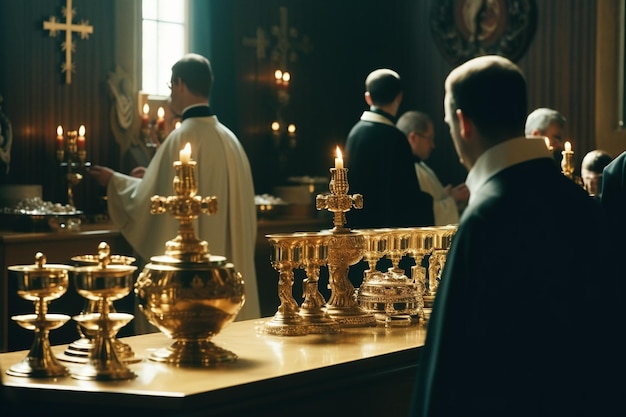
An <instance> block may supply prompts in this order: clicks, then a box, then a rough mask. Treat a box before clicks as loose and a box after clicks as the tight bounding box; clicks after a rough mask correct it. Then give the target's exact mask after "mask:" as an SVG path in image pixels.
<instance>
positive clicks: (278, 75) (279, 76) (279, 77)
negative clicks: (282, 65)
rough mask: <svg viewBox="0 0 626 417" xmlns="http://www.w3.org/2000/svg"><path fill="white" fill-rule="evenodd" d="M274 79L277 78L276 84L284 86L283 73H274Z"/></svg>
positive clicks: (278, 71) (279, 71)
mask: <svg viewBox="0 0 626 417" xmlns="http://www.w3.org/2000/svg"><path fill="white" fill-rule="evenodd" d="M274 78H276V84H282V83H283V72H282V71H281V70H279V69H277V70H276V71H274Z"/></svg>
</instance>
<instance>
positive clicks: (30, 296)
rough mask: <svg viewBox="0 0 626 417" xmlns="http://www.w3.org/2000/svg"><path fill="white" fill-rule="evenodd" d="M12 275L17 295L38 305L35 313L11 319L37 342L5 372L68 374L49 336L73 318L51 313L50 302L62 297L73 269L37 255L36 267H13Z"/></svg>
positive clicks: (15, 373) (34, 376) (16, 373)
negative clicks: (47, 261) (53, 351)
mask: <svg viewBox="0 0 626 417" xmlns="http://www.w3.org/2000/svg"><path fill="white" fill-rule="evenodd" d="M8 269H9V271H10V273H11V275H15V276H16V277H17V280H18V283H17V288H18V291H17V293H18V295H19V296H20V297H22V298H24V299H26V300H30V301H33V302H34V303H35V314H24V315H19V316H13V317H11V319H12V320H14V321H15V322H17V324H19V325H20V326H21V327H23V328H25V329H27V330H33V331H34V332H35V340H34V342H33V344H32V346H31V349H30V351H29V352H28V356H27V357H26V358H25V359H24V360H23V361H22V362H19V363H17V364H15V365H13V366H11V367H10V368H9V369H8V370H7V371H6V372H7V374H9V375H13V376H23V377H32V378H39V377H56V376H64V375H67V374H68V369H67V368H66V367H64V366H63V365H61V364H60V363H59V361H58V360H57V358H56V357H55V356H54V354H53V353H52V350H51V349H50V340H49V339H48V334H49V332H50V330H54V329H57V328H59V327H61V326H63V324H65V323H66V322H67V321H68V320H69V319H70V317H69V316H66V315H64V314H49V313H48V303H49V302H50V301H51V300H55V299H57V298H59V297H61V296H62V295H63V294H65V292H66V291H67V287H68V285H69V273H68V271H69V270H70V269H71V267H70V266H66V265H52V264H46V257H45V256H44V255H43V254H42V253H41V252H38V253H37V254H36V255H35V264H34V265H16V266H10V267H9V268H8Z"/></svg>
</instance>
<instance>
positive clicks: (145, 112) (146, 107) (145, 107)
mask: <svg viewBox="0 0 626 417" xmlns="http://www.w3.org/2000/svg"><path fill="white" fill-rule="evenodd" d="M148 113H150V105H149V104H148V103H146V104H144V105H143V115H142V116H141V127H144V128H145V127H148V121H149V119H148Z"/></svg>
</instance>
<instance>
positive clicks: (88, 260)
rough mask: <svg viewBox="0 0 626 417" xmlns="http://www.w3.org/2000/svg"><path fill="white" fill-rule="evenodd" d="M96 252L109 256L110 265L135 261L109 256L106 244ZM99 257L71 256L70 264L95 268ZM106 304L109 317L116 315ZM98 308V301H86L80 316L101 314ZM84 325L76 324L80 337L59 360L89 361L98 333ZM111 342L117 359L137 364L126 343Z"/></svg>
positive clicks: (99, 246)
mask: <svg viewBox="0 0 626 417" xmlns="http://www.w3.org/2000/svg"><path fill="white" fill-rule="evenodd" d="M98 251H99V253H104V254H105V255H106V254H109V264H110V265H130V264H132V263H133V262H135V260H136V259H135V258H134V257H132V256H124V255H110V252H111V249H110V247H109V245H108V244H107V243H106V242H100V244H99V245H98ZM99 256H100V255H78V256H73V257H72V262H74V264H75V266H97V265H98V264H99V263H100V260H99ZM108 304H109V315H111V314H117V311H116V309H115V306H114V305H113V301H112V300H108ZM100 307H101V303H100V302H99V300H90V299H87V301H86V302H85V308H84V309H83V311H81V315H82V316H83V318H85V316H86V315H87V314H91V313H102V311H101V310H100ZM115 317H117V316H115ZM84 324H86V322H85V321H84V320H83V322H82V324H81V323H77V326H76V327H77V328H78V334H79V335H80V338H79V339H78V340H75V341H74V342H72V343H70V345H69V346H68V347H67V349H65V352H64V353H63V355H62V356H60V357H59V359H60V360H62V361H66V362H74V363H87V362H88V361H89V356H90V354H91V351H92V350H93V346H94V343H93V342H94V339H95V337H96V334H97V332H98V329H97V327H96V328H93V326H89V327H90V328H87V327H86V326H85V325H84ZM122 327H123V326H122ZM120 328H121V327H120ZM118 330H119V329H118ZM112 342H113V346H114V348H115V351H116V353H117V357H118V358H119V359H120V360H122V361H124V362H126V363H133V362H139V361H140V360H141V359H140V358H138V357H137V356H135V353H134V352H133V350H132V348H131V347H130V346H129V345H128V344H127V343H124V342H122V341H120V340H118V339H117V338H114V339H113V341H112Z"/></svg>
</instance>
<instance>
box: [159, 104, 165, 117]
mask: <svg viewBox="0 0 626 417" xmlns="http://www.w3.org/2000/svg"><path fill="white" fill-rule="evenodd" d="M157 116H159V119H162V118H163V116H165V110H163V107H159V110H157Z"/></svg>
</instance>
